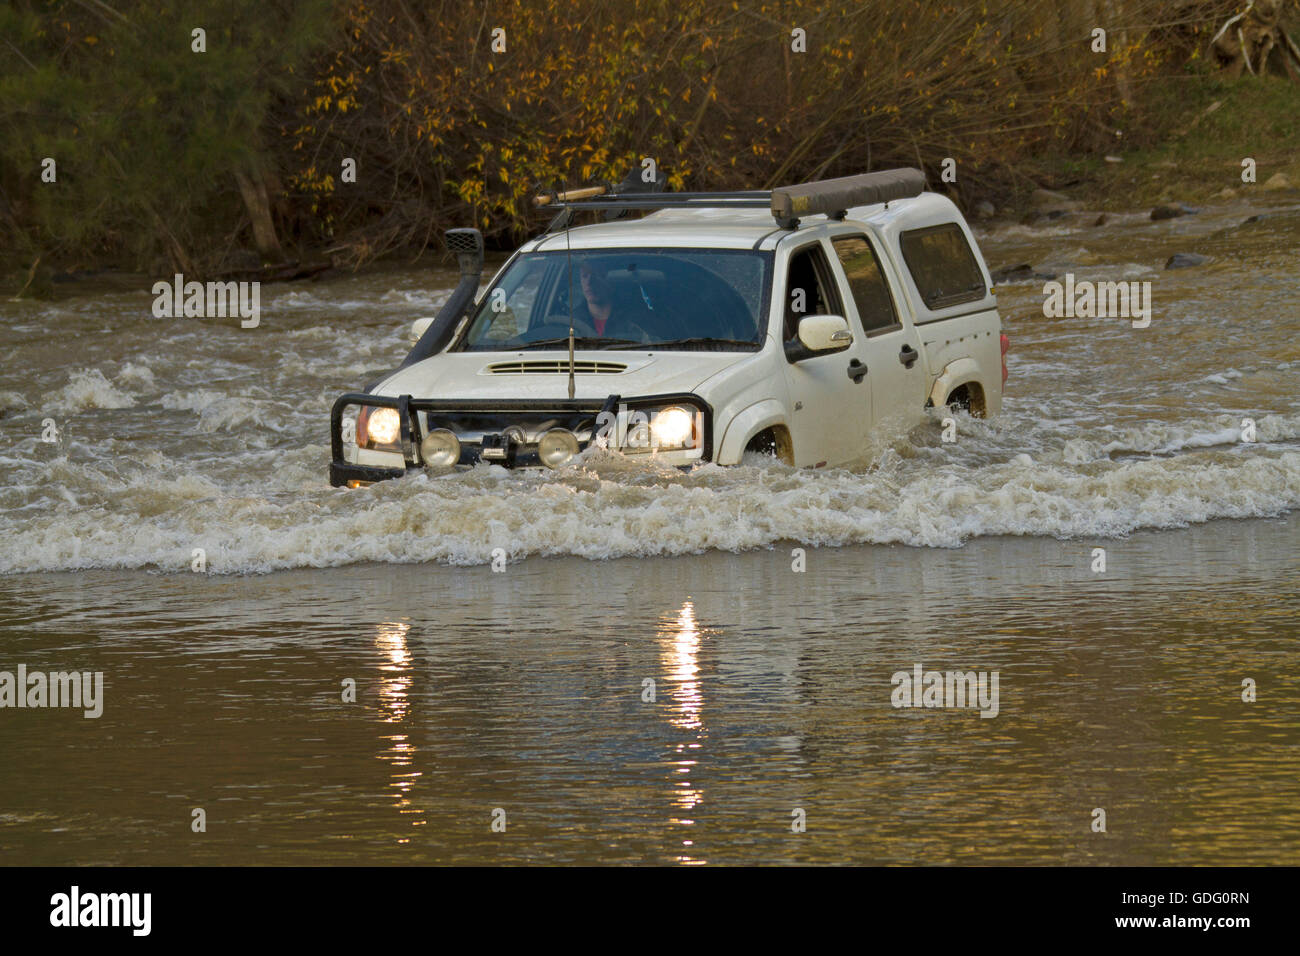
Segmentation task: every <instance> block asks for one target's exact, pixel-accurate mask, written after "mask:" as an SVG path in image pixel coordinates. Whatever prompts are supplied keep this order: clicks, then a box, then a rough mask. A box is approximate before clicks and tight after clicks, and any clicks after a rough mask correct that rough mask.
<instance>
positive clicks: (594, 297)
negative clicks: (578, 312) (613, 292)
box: [581, 269, 609, 305]
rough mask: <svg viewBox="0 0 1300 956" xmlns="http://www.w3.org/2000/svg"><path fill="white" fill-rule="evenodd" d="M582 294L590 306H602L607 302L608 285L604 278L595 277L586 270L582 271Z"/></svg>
mask: <svg viewBox="0 0 1300 956" xmlns="http://www.w3.org/2000/svg"><path fill="white" fill-rule="evenodd" d="M581 275H582V294H583V295H584V296H586V297H587V301H588V302H589V303H591V304H592V305H604V304H605V303H606V302H608V301H609V283H608V282H607V281H606V280H605V278H604V276H596V275H594V274H593V273H592V272H591V271H589V270H587V269H583V270H582V273H581Z"/></svg>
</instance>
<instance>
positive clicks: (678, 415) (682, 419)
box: [650, 405, 695, 448]
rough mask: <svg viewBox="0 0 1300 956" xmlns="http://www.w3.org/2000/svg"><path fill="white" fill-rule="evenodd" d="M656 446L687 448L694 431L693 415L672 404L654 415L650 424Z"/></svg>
mask: <svg viewBox="0 0 1300 956" xmlns="http://www.w3.org/2000/svg"><path fill="white" fill-rule="evenodd" d="M650 430H651V432H652V433H653V435H654V443H655V446H656V447H657V448H689V447H691V446H692V445H693V442H692V441H691V438H692V436H693V435H694V433H695V416H694V415H692V414H691V413H690V412H688V411H687V410H686V409H684V408H680V407H678V406H676V405H674V406H673V407H672V408H665V409H664V410H663V411H661V412H660V413H659V414H658V415H656V416H655V419H654V423H653V424H652V425H651V426H650Z"/></svg>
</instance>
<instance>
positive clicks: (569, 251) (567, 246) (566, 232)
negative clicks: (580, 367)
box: [564, 216, 573, 401]
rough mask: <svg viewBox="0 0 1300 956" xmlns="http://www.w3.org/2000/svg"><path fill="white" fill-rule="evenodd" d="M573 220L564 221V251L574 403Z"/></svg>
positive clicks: (570, 387)
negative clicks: (570, 233) (566, 258)
mask: <svg viewBox="0 0 1300 956" xmlns="http://www.w3.org/2000/svg"><path fill="white" fill-rule="evenodd" d="M572 219H573V217H572V216H569V217H566V219H565V220H564V251H565V254H566V255H567V256H568V267H569V401H573V247H572V246H571V245H570V243H569V222H570V221H571V220H572Z"/></svg>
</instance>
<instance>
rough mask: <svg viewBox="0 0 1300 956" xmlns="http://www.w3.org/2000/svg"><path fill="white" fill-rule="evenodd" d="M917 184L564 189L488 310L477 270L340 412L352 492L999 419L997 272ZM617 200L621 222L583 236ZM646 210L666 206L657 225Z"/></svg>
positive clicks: (464, 236)
mask: <svg viewBox="0 0 1300 956" xmlns="http://www.w3.org/2000/svg"><path fill="white" fill-rule="evenodd" d="M924 190H925V180H924V176H923V174H922V173H921V172H920V171H918V170H912V169H902V170H890V171H885V172H879V173H869V174H865V175H862V176H849V177H844V178H842V179H833V180H826V181H823V182H817V183H807V184H803V185H799V186H792V187H787V188H784V189H774V190H771V191H770V192H741V193H634V192H629V193H624V194H613V195H606V196H603V197H598V198H594V199H570V198H568V197H564V196H553V197H552V202H553V205H554V206H556V207H557V208H559V209H560V210H561V213H560V216H559V217H558V220H557V222H554V223H552V227H551V229H550V230H549V231H548V232H547V233H545V234H544V235H541V236H539V237H538V238H535V239H532V240H530V241H529V242H527V243H525V244H524V245H523V246H522V247H520V248H519V250H518V251H517V252H515V253H514V255H512V256H511V257H510V259H509V260H508V261H507V262H506V263H505V265H504V266H502V268H501V269H500V270H499V271H498V272H497V274H496V276H495V277H494V278H493V279H492V281H491V283H490V284H489V285H488V287H487V288H486V289H485V290H484V291H483V293H482V294H481V295H477V292H478V287H479V284H480V275H481V272H482V262H483V243H482V238H481V237H480V236H479V234H478V233H477V231H476V230H469V229H462V230H451V231H450V232H449V233H448V234H447V236H448V244H449V246H450V247H451V248H452V249H453V251H456V252H457V253H458V254H459V257H460V262H461V273H462V279H461V283H460V285H459V286H458V287H457V289H456V291H455V292H454V293H453V294H452V297H451V299H450V300H449V301H448V303H447V304H446V306H444V308H443V309H442V311H441V312H440V313H439V315H438V316H437V317H436V318H435V319H433V320H423V321H422V322H420V323H417V326H418V327H419V328H418V329H417V331H418V332H419V333H420V338H419V341H418V342H417V343H416V345H415V347H414V349H412V351H411V354H410V355H409V356H408V357H407V359H406V361H405V362H404V363H403V365H402V366H401V367H400V368H398V369H397V370H396V371H394V372H392V373H390V374H389V375H387V376H386V377H385V378H383V379H382V380H380V381H378V382H376V383H374V384H372V385H371V386H369V387H368V388H367V389H365V390H364V391H362V392H353V393H349V394H346V395H343V396H342V397H340V398H339V399H338V401H337V402H336V403H335V405H334V408H333V414H332V422H331V432H332V436H331V437H332V451H333V460H332V462H331V465H330V481H331V484H333V485H335V486H341V485H347V486H349V487H357V486H361V485H366V484H369V483H371V482H374V481H378V480H382V479H386V478H394V477H399V476H401V475H404V474H406V473H407V472H409V471H412V470H417V469H431V470H448V469H453V468H457V467H468V466H472V465H474V464H476V463H479V462H488V463H496V464H500V465H503V466H505V467H528V466H544V467H550V468H559V467H562V466H564V465H565V464H567V463H569V462H570V461H572V460H573V459H575V458H577V457H578V456H580V455H581V454H582V452H583V451H584V450H585V449H587V448H588V447H589V446H591V445H600V446H602V447H607V448H612V449H615V450H617V451H620V452H622V453H625V454H628V455H653V456H657V458H658V459H659V460H660V461H663V462H665V463H668V464H672V465H679V466H691V465H693V464H695V463H698V462H705V461H712V462H717V463H718V464H723V465H731V464H736V463H738V462H740V460H741V457H742V455H744V454H745V453H746V452H755V451H757V452H769V453H773V454H775V455H777V456H778V457H779V458H781V459H782V460H783V461H785V462H787V463H788V464H791V465H795V466H810V467H818V468H820V467H825V466H836V465H842V464H845V463H848V462H851V461H853V460H854V459H856V458H860V457H861V456H862V455H863V454H864V453H865V452H866V450H867V447H868V436H869V434H870V433H871V431H872V430H873V429H875V428H877V427H880V426H881V424H882V423H883V422H885V421H886V420H889V421H890V425H889V426H888V427H891V428H906V427H909V426H910V425H913V424H915V423H916V422H918V421H919V420H921V418H922V417H923V416H924V409H925V408H926V407H927V406H947V405H953V406H960V407H963V408H965V409H967V410H969V412H970V413H971V414H973V415H993V414H996V413H997V412H998V411H999V409H1000V408H1001V404H1002V387H1003V384H1004V382H1005V380H1006V364H1005V354H1006V346H1007V340H1006V337H1005V336H1003V335H1002V334H1001V327H1000V319H999V316H998V310H997V302H996V299H995V297H994V291H993V288H992V282H991V280H990V277H989V272H988V269H987V267H986V265H985V263H984V261H983V258H982V257H981V256H980V253H979V250H978V247H977V246H976V244H975V240H974V238H973V237H972V235H971V232H970V229H969V227H968V226H967V224H966V222H965V220H964V219H963V218H962V215H961V213H960V212H959V211H958V209H957V208H956V206H954V205H953V203H952V202H950V201H949V200H948V199H947V198H945V197H943V196H940V195H938V194H935V193H929V192H925V191H924ZM590 209H595V210H599V211H602V212H604V213H605V214H606V216H607V217H608V220H609V221H605V222H600V223H597V224H594V225H586V226H577V227H574V226H572V225H571V223H572V219H573V216H574V215H576V214H577V213H578V212H582V211H586V210H590ZM629 209H653V210H654V211H653V212H651V213H650V214H648V215H645V216H644V217H642V218H639V219H626V218H621V217H622V216H623V215H624V214H625V211H626V210H629Z"/></svg>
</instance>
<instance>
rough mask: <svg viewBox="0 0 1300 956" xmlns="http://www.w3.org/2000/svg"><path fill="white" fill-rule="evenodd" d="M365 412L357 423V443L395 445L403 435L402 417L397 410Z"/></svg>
mask: <svg viewBox="0 0 1300 956" xmlns="http://www.w3.org/2000/svg"><path fill="white" fill-rule="evenodd" d="M368 411H369V412H370V414H369V415H367V414H366V413H365V411H364V410H363V411H362V413H361V416H360V418H359V419H358V421H357V443H358V444H360V445H362V446H364V445H367V444H370V445H395V444H397V439H398V437H399V436H400V435H401V433H402V416H401V415H399V414H398V412H397V409H395V408H370V409H368ZM363 423H364V425H363Z"/></svg>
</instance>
